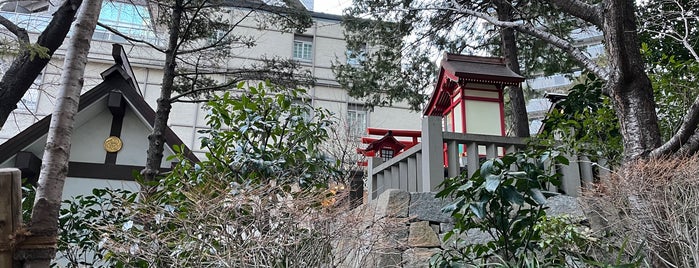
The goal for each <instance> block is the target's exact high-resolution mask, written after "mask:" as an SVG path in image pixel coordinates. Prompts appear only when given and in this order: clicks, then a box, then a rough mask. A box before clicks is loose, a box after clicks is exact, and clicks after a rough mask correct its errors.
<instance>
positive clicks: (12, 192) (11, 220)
mask: <svg viewBox="0 0 699 268" xmlns="http://www.w3.org/2000/svg"><path fill="white" fill-rule="evenodd" d="M21 224H22V179H21V172H20V171H19V169H16V168H2V169H0V267H8V268H9V267H18V263H16V262H14V261H13V258H12V256H13V255H14V250H11V247H10V242H11V241H10V237H11V236H12V234H14V232H15V231H16V230H18V229H19V228H20V226H21Z"/></svg>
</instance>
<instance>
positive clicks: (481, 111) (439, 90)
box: [357, 53, 524, 165]
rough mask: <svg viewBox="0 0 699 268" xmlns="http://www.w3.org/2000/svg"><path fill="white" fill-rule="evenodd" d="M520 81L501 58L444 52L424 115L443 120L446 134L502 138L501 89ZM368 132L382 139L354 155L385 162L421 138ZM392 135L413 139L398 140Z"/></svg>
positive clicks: (405, 132)
mask: <svg viewBox="0 0 699 268" xmlns="http://www.w3.org/2000/svg"><path fill="white" fill-rule="evenodd" d="M523 81H524V77H522V76H520V75H518V74H517V73H515V72H513V71H512V70H510V69H509V68H508V67H507V66H506V65H505V61H504V59H502V58H494V57H479V56H468V55H460V54H451V53H444V56H443V57H442V61H441V68H440V70H439V77H438V80H437V85H436V87H435V89H434V91H433V92H432V96H431V98H430V101H429V103H428V104H427V106H426V107H425V109H424V111H423V115H424V116H439V117H442V127H443V129H442V130H443V131H445V132H458V133H469V134H484V135H494V136H505V135H506V134H505V111H504V98H503V90H504V88H505V87H506V86H515V87H520V85H521V83H522V82H523ZM367 130H368V131H367V133H368V134H369V135H384V136H383V137H382V138H378V139H377V138H369V137H365V138H362V142H363V143H365V144H369V145H368V146H367V148H366V149H358V150H357V152H358V153H361V154H363V155H365V156H380V157H382V158H384V161H385V160H387V159H390V158H392V157H394V156H396V155H398V154H400V152H402V151H403V150H406V149H408V148H410V147H411V146H414V145H416V144H417V143H418V137H420V136H421V135H420V131H410V130H393V131H390V130H385V129H372V128H369V129H367ZM394 135H395V136H399V137H407V138H412V140H411V141H405V140H399V139H396V138H395V137H394ZM445 150H446V149H445ZM479 151H481V150H479ZM459 152H460V154H461V155H462V156H465V154H466V148H464V146H463V145H459ZM445 160H446V158H445ZM365 163H366V162H364V164H365ZM446 164H447V163H446V161H445V165H446Z"/></svg>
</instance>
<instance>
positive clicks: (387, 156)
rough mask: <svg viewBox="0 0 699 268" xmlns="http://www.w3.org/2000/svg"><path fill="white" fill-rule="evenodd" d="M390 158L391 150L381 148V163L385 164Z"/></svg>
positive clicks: (391, 156) (391, 155)
mask: <svg viewBox="0 0 699 268" xmlns="http://www.w3.org/2000/svg"><path fill="white" fill-rule="evenodd" d="M391 158H393V149H391V148H381V159H383V161H384V162H386V161H388V160H389V159H391Z"/></svg>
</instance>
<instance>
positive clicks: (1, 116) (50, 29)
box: [0, 0, 82, 128]
mask: <svg viewBox="0 0 699 268" xmlns="http://www.w3.org/2000/svg"><path fill="white" fill-rule="evenodd" d="M80 4H82V0H66V1H65V2H63V4H62V5H61V7H60V8H59V9H58V11H56V12H55V13H54V14H53V18H52V19H51V21H50V22H49V24H48V26H46V29H45V30H44V31H43V32H42V33H41V35H39V39H38V40H37V42H36V45H39V46H42V47H45V48H46V49H48V54H49V57H48V58H42V57H36V56H35V57H31V51H29V50H28V49H27V48H21V49H20V52H19V55H17V57H16V58H15V59H14V61H13V62H12V65H10V68H9V69H8V70H7V72H5V75H4V76H3V77H2V80H0V128H2V126H3V125H5V122H6V121H7V118H8V117H9V116H10V113H12V111H13V110H14V109H15V108H17V103H18V102H19V101H20V100H21V99H22V96H24V93H26V92H27V90H29V87H30V86H31V85H32V83H33V82H34V79H36V77H37V76H38V75H39V73H41V70H43V69H44V67H46V64H48V63H49V60H51V58H50V56H52V55H53V53H54V52H55V51H56V49H58V47H60V46H61V44H63V40H64V39H65V38H66V35H67V34H68V31H69V30H70V24H71V23H73V18H75V13H76V12H77V11H78V8H79V7H80Z"/></svg>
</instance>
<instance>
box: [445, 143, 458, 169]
mask: <svg viewBox="0 0 699 268" xmlns="http://www.w3.org/2000/svg"><path fill="white" fill-rule="evenodd" d="M447 159H448V160H449V169H448V171H449V172H448V175H449V177H450V178H454V177H458V176H459V173H461V165H460V164H459V144H458V143H457V142H456V141H449V142H448V143H447Z"/></svg>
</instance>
